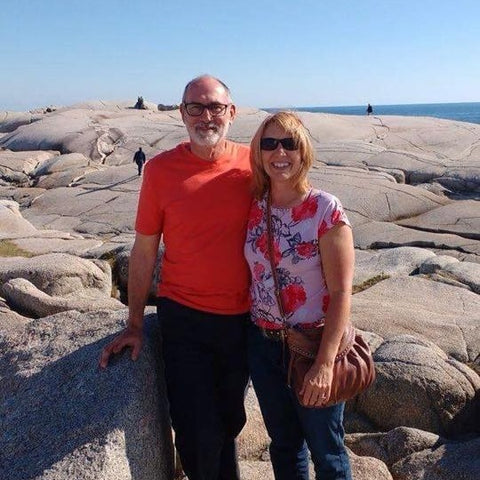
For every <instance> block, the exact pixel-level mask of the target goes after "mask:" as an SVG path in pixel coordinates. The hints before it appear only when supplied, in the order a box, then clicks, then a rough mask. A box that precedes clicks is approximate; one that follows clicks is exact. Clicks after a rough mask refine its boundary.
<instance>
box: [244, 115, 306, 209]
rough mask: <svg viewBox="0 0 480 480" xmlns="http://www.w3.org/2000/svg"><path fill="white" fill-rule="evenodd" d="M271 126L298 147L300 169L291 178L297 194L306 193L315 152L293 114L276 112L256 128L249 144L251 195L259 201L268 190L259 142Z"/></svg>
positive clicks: (268, 182)
mask: <svg viewBox="0 0 480 480" xmlns="http://www.w3.org/2000/svg"><path fill="white" fill-rule="evenodd" d="M272 124H275V125H277V126H278V127H280V128H282V129H283V130H285V132H286V134H287V135H288V136H291V137H292V138H293V139H294V140H295V142H296V143H297V145H298V150H299V151H300V159H301V168H300V170H299V171H298V172H297V174H296V175H295V176H294V177H293V178H292V187H293V188H294V189H295V190H296V191H297V192H299V193H305V192H307V191H308V188H309V183H308V179H307V174H308V171H309V170H310V167H311V166H312V164H313V160H314V158H315V152H314V150H313V146H312V142H311V141H310V136H309V134H308V130H307V129H306V128H305V126H304V125H303V123H302V121H301V120H300V118H298V116H297V115H296V114H295V113H293V112H277V113H275V114H273V115H270V116H268V117H267V118H266V119H265V120H264V121H263V122H262V124H261V125H260V127H258V130H257V132H256V133H255V135H254V136H253V138H252V142H251V143H250V165H251V167H252V173H253V195H254V197H255V198H256V199H258V200H260V199H261V198H262V197H263V196H264V195H265V193H266V192H267V191H268V190H269V188H270V178H269V176H268V175H267V173H266V172H265V170H264V168H263V164H262V150H261V149H260V140H261V139H262V137H263V134H264V132H265V130H266V128H267V127H268V126H270V125H272Z"/></svg>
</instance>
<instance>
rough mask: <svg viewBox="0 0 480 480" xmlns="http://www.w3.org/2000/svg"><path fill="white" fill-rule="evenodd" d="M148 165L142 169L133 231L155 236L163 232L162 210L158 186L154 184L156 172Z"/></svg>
mask: <svg viewBox="0 0 480 480" xmlns="http://www.w3.org/2000/svg"><path fill="white" fill-rule="evenodd" d="M149 163H150V162H148V163H147V164H146V165H145V169H144V176H143V182H142V187H141V189H140V196H139V199H138V208H137V219H136V221H135V230H136V231H137V232H138V233H141V234H143V235H157V234H161V233H162V232H163V219H164V210H163V208H162V206H161V205H160V199H159V195H158V193H159V186H158V185H157V182H155V173H156V172H155V171H152V168H151V166H150V165H149Z"/></svg>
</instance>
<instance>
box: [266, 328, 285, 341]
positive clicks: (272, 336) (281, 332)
mask: <svg viewBox="0 0 480 480" xmlns="http://www.w3.org/2000/svg"><path fill="white" fill-rule="evenodd" d="M262 334H263V336H264V337H265V338H268V339H269V340H274V341H275V342H281V341H283V340H284V339H285V329H284V328H262Z"/></svg>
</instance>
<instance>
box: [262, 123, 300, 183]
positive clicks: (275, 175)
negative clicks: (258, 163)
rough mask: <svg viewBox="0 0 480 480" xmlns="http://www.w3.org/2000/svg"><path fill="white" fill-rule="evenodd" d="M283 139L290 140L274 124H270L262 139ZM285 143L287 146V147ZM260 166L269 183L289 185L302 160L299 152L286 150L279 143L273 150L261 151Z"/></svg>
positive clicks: (287, 135)
mask: <svg viewBox="0 0 480 480" xmlns="http://www.w3.org/2000/svg"><path fill="white" fill-rule="evenodd" d="M265 138H273V139H277V140H279V139H284V138H291V135H289V134H288V133H287V132H286V131H285V130H284V129H283V128H282V127H280V126H278V125H276V124H274V123H273V124H270V125H268V127H267V128H266V129H265V130H264V132H263V135H262V139H265ZM288 143H289V142H287V146H288ZM261 155H262V166H263V168H264V170H265V172H266V173H267V175H268V176H269V177H270V182H271V183H272V184H275V183H277V184H278V183H291V182H292V178H294V177H295V176H296V175H297V174H298V172H299V171H300V169H301V166H302V159H301V157H300V150H299V149H298V148H296V149H295V150H288V149H286V148H285V147H284V146H283V145H282V144H281V143H280V142H278V145H277V146H276V148H275V150H264V149H262V150H261Z"/></svg>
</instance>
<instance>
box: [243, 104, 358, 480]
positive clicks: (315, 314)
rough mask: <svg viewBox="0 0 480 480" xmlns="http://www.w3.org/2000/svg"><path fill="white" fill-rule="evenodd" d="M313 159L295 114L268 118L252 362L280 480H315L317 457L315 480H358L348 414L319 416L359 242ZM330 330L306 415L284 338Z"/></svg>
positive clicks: (328, 411) (259, 139)
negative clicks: (314, 180) (317, 177)
mask: <svg viewBox="0 0 480 480" xmlns="http://www.w3.org/2000/svg"><path fill="white" fill-rule="evenodd" d="M313 159H314V149H313V147H312V144H311V141H310V139H309V136H308V132H307V130H306V128H305V127H304V126H303V124H302V122H301V120H300V119H299V118H298V117H297V116H296V115H295V114H293V113H290V112H278V113H276V114H275V115H272V116H270V117H267V118H266V120H265V121H264V122H263V123H262V125H261V126H260V127H259V129H258V131H257V133H256V134H255V136H254V137H253V140H252V143H251V163H252V172H253V179H254V192H253V193H254V195H255V200H254V202H253V203H252V208H251V212H250V219H249V222H248V230H247V239H246V243H245V256H246V258H247V261H248V264H249V266H250V270H251V276H252V287H251V299H252V306H251V319H252V322H251V323H250V325H249V328H248V361H249V367H250V375H251V377H252V382H253V386H254V388H255V392H256V394H257V397H258V401H259V404H260V408H261V411H262V415H263V419H264V421H265V425H266V427H267V431H268V434H269V436H270V438H271V440H272V441H271V444H270V459H271V461H272V465H273V470H274V473H275V479H276V480H292V479H298V480H308V478H309V468H308V464H309V461H308V459H309V456H308V450H310V454H311V458H312V461H313V464H314V466H315V473H316V477H315V478H317V479H319V480H351V479H352V476H351V470H350V464H349V459H348V455H347V452H346V449H345V445H344V442H343V436H344V430H343V425H342V420H343V410H344V406H345V404H344V403H338V404H336V405H333V406H329V407H323V408H312V407H313V406H314V405H316V404H317V402H318V403H325V402H326V401H328V399H329V395H330V390H331V385H332V379H333V367H334V360H335V356H336V354H337V351H338V347H339V344H340V341H341V338H342V335H343V332H344V330H345V326H346V324H347V322H348V321H349V314H350V297H351V290H352V281H353V261H354V249H353V237H352V230H351V228H350V223H349V221H348V219H347V217H346V215H345V212H344V210H343V208H342V206H341V204H340V202H339V200H338V199H337V198H336V197H334V196H333V195H331V194H329V193H327V192H324V191H321V190H317V189H315V188H312V187H311V186H310V185H309V183H308V179H307V172H308V170H309V168H310V167H311V166H312V163H313ZM269 217H270V221H269V220H268V218H269ZM268 225H271V229H270V228H269V227H268ZM269 230H271V232H270V233H269ZM269 237H270V238H271V242H270V241H269ZM269 245H270V247H269ZM270 256H272V257H273V258H272V259H271V257H270ZM272 264H273V266H272ZM274 275H275V276H276V277H277V280H275V279H274ZM277 284H278V289H279V290H278V291H277V292H276V285H277ZM278 297H280V299H281V300H278V301H277V299H278ZM323 325H324V333H323V336H322V341H321V344H320V348H319V351H318V354H317V357H316V359H315V363H314V364H313V366H312V367H311V368H310V370H309V371H308V372H307V373H306V375H305V377H304V378H303V384H302V391H301V392H300V393H301V395H302V398H303V402H304V403H305V404H306V405H307V406H303V405H302V404H300V402H299V401H298V399H297V396H296V395H295V393H294V390H293V389H291V388H290V387H289V385H288V363H289V361H288V349H287V347H286V345H285V344H284V342H285V338H284V333H285V329H286V328H287V327H288V328H296V329H311V328H316V327H319V326H323Z"/></svg>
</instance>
